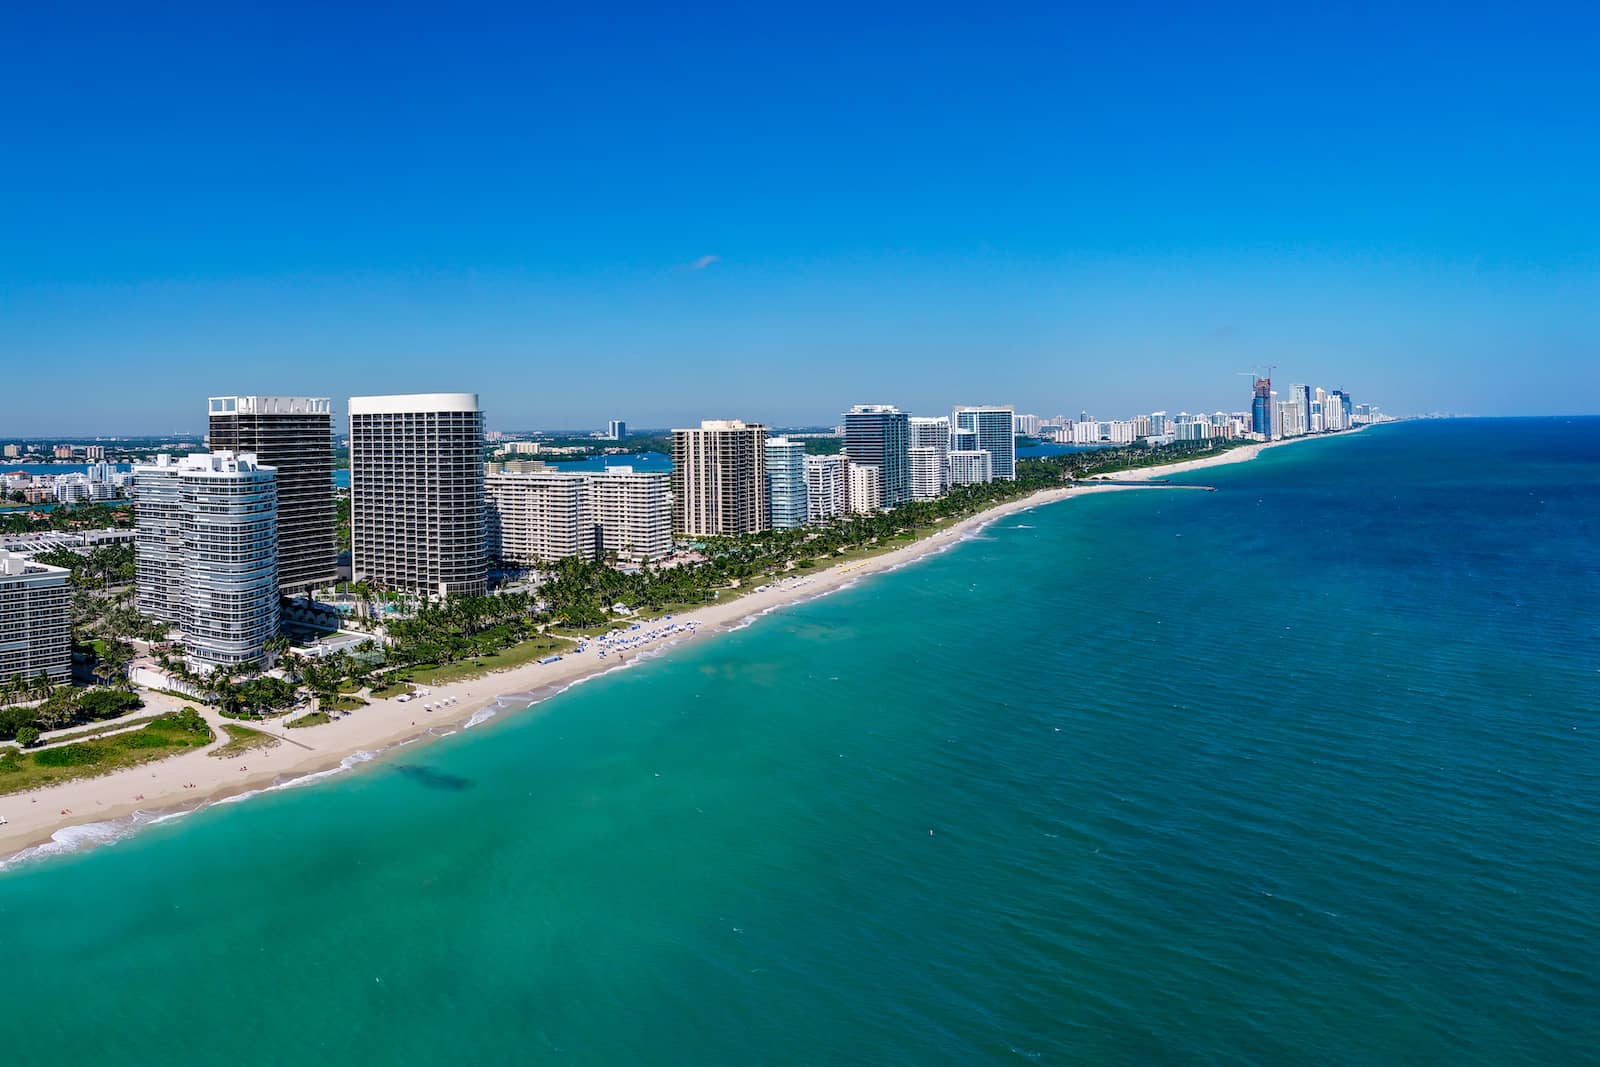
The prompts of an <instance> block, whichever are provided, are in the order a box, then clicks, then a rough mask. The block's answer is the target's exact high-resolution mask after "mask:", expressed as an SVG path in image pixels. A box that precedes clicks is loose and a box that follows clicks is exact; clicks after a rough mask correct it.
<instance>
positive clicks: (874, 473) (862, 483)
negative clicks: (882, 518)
mask: <svg viewBox="0 0 1600 1067" xmlns="http://www.w3.org/2000/svg"><path fill="white" fill-rule="evenodd" d="M849 483H850V490H849V495H850V511H851V513H853V514H856V515H870V514H872V513H873V512H874V511H880V510H882V507H883V503H882V501H883V471H882V470H881V469H880V468H878V467H874V466H869V465H868V464H865V463H852V464H850V468H849Z"/></svg>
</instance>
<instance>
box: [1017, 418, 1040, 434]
mask: <svg viewBox="0 0 1600 1067" xmlns="http://www.w3.org/2000/svg"><path fill="white" fill-rule="evenodd" d="M1039 426H1040V422H1039V416H1037V415H1018V416H1017V420H1016V427H1017V435H1018V436H1019V437H1038V436H1039Z"/></svg>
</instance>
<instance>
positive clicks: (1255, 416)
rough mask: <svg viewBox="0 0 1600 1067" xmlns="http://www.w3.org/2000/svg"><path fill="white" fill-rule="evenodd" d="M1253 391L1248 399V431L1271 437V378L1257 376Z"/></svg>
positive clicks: (1272, 412)
mask: <svg viewBox="0 0 1600 1067" xmlns="http://www.w3.org/2000/svg"><path fill="white" fill-rule="evenodd" d="M1255 381H1256V385H1255V392H1254V393H1253V394H1252V396H1251V399H1250V432H1251V433H1258V434H1260V435H1261V436H1262V437H1269V438H1270V437H1271V436H1272V435H1273V434H1272V416H1273V415H1274V414H1276V412H1274V411H1273V410H1272V408H1273V403H1272V379H1271V378H1257V379H1256V380H1255Z"/></svg>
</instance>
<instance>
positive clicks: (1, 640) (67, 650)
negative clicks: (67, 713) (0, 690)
mask: <svg viewBox="0 0 1600 1067" xmlns="http://www.w3.org/2000/svg"><path fill="white" fill-rule="evenodd" d="M69 573H70V572H68V571H67V569H66V568H65V567H51V566H47V565H45V564H43V563H35V562H33V560H31V559H26V558H24V557H23V556H19V555H16V554H14V553H11V552H7V551H6V550H4V549H0V684H3V683H5V682H9V681H10V680H11V679H13V678H17V677H21V678H25V679H27V680H29V681H32V680H33V679H34V678H37V677H38V676H39V675H41V674H43V675H46V676H47V677H48V678H49V679H50V680H51V681H52V682H66V681H70V680H71V678H72V627H71V624H70V623H69V622H68V618H67V609H68V607H69V605H70V604H71V600H72V593H71V590H70V589H68V587H67V578H68V575H69Z"/></svg>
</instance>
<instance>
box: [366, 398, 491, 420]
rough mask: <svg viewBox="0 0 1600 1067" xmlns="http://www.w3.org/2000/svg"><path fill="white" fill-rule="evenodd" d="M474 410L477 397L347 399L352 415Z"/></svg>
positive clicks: (476, 404) (476, 407)
mask: <svg viewBox="0 0 1600 1067" xmlns="http://www.w3.org/2000/svg"><path fill="white" fill-rule="evenodd" d="M477 410H478V394H477V393H395V394H391V395H388V396H353V397H351V398H350V414H351V415H406V414H434V413H444V412H469V413H470V412H476V411H477Z"/></svg>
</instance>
